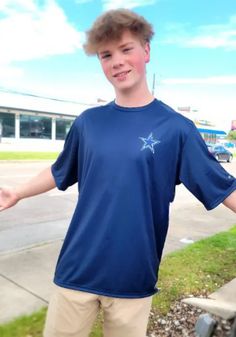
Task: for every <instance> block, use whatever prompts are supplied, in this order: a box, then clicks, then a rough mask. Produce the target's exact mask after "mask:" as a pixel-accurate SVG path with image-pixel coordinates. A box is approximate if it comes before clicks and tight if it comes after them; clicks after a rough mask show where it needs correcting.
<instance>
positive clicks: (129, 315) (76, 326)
mask: <svg viewBox="0 0 236 337" xmlns="http://www.w3.org/2000/svg"><path fill="white" fill-rule="evenodd" d="M151 303H152V296H149V297H145V298H138V299H136V298H135V299H126V298H113V297H107V296H100V295H95V294H91V293H87V292H82V291H77V290H71V289H66V288H61V287H58V286H55V289H54V292H53V294H52V297H51V301H50V303H49V308H48V313H47V319H46V324H45V329H44V337H88V336H89V333H90V331H91V328H92V325H93V323H94V321H95V319H96V317H97V314H98V311H99V310H100V308H102V310H103V316H104V326H103V333H104V334H103V336H104V337H145V336H146V330H147V324H148V317H149V313H150V309H151Z"/></svg>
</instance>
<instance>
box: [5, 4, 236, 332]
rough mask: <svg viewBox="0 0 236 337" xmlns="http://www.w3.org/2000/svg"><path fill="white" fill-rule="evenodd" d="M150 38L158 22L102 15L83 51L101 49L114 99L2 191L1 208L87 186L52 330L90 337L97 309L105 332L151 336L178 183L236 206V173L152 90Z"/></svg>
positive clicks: (51, 313) (120, 13)
mask: <svg viewBox="0 0 236 337" xmlns="http://www.w3.org/2000/svg"><path fill="white" fill-rule="evenodd" d="M152 36H153V30H152V27H151V25H150V24H149V23H148V22H147V21H146V20H145V19H144V18H143V17H140V16H138V15H137V14H135V13H134V12H132V11H129V10H123V9H120V10H112V11H108V12H106V13H104V14H103V15H102V16H100V17H99V18H98V19H97V20H96V21H95V23H94V25H93V27H92V28H91V30H90V31H88V33H87V43H86V44H85V46H84V48H85V51H86V53H87V54H89V55H97V56H98V59H99V61H100V63H101V66H102V69H103V71H104V74H105V76H106V77H107V79H108V80H109V81H110V82H111V84H112V85H113V87H114V89H115V94H116V98H115V101H113V102H111V103H109V104H107V105H105V106H102V107H96V108H92V109H88V110H86V111H85V112H84V113H82V114H81V115H80V116H78V117H77V118H76V120H75V122H74V123H73V125H72V127H71V129H70V132H69V134H68V136H67V139H66V141H65V145H64V149H63V151H62V153H61V154H60V156H59V157H58V159H57V161H56V162H55V163H54V164H53V165H52V167H50V168H48V169H46V170H44V171H43V172H42V173H41V174H39V176H37V177H35V178H33V179H32V180H31V181H30V182H29V183H28V184H24V185H23V186H19V187H17V188H15V189H14V190H9V189H2V191H1V195H0V206H1V209H2V210H3V209H6V208H8V207H10V206H12V205H14V204H15V203H16V202H18V201H19V200H21V199H23V198H26V197H29V196H32V195H36V194H39V193H42V192H45V191H48V190H50V189H52V188H54V187H55V186H57V187H58V188H59V189H60V190H65V189H66V188H67V187H69V186H70V185H73V184H74V183H78V186H79V191H80V196H79V201H78V203H77V206H76V210H75V213H74V215H73V218H72V221H71V224H70V227H69V230H68V233H67V235H66V238H65V241H64V244H63V247H62V250H61V253H60V255H59V258H58V263H57V267H56V272H55V279H54V282H55V284H56V286H55V290H54V293H53V296H52V299H51V301H50V305H49V309H48V315H47V321H46V327H45V332H44V336H45V337H69V336H70V337H87V336H88V335H89V332H90V329H91V326H92V323H93V322H94V319H95V317H96V315H97V312H98V310H99V307H102V308H103V311H104V336H105V337H144V336H145V333H146V328H147V322H148V315H149V311H150V307H151V299H152V295H153V294H154V293H156V291H157V290H156V289H157V288H156V282H157V274H158V268H159V264H160V260H161V255H162V250H163V246H164V242H165V238H166V234H167V229H168V214H169V204H170V202H172V201H173V200H174V195H175V186H176V184H180V183H183V184H184V185H185V186H186V187H187V188H188V189H189V190H190V191H191V192H192V193H193V194H194V195H195V196H196V197H197V198H198V199H199V200H200V201H201V202H202V203H203V205H204V206H205V207H206V209H208V210H209V209H212V208H214V207H216V206H217V205H219V204H220V203H222V202H223V203H224V205H226V206H227V207H229V208H231V209H232V210H233V211H234V212H236V179H235V178H234V177H232V176H231V175H230V174H229V173H227V172H226V171H225V170H224V169H223V168H222V166H221V165H219V163H218V162H217V161H216V160H215V159H214V158H213V156H212V155H211V154H209V152H208V150H207V147H206V146H205V143H204V141H203V140H202V138H201V136H200V134H199V132H198V131H197V129H196V128H195V126H194V124H193V123H192V122H191V121H190V120H188V119H187V118H185V117H183V116H181V115H180V114H178V113H176V112H175V111H173V110H172V109H171V108H170V107H168V106H167V105H165V104H164V103H162V102H161V101H158V100H157V99H155V98H154V97H153V96H152V94H151V93H150V91H149V89H148V86H147V81H146V64H147V63H148V62H149V59H150V45H149V42H150V40H151V38H152Z"/></svg>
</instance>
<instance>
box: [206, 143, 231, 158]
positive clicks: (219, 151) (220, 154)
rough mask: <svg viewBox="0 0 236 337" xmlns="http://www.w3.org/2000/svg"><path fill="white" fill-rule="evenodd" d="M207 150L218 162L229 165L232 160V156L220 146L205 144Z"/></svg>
mask: <svg viewBox="0 0 236 337" xmlns="http://www.w3.org/2000/svg"><path fill="white" fill-rule="evenodd" d="M207 148H208V150H209V152H210V153H211V154H212V155H213V156H214V157H215V158H216V160H218V161H222V160H225V161H227V162H228V163H231V161H232V160H233V154H232V153H231V152H230V151H229V150H227V149H226V148H225V147H224V146H223V145H221V144H215V145H213V144H207Z"/></svg>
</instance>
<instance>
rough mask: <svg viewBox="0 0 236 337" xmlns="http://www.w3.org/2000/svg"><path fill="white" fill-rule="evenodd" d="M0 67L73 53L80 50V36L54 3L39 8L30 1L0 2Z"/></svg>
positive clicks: (5, 0) (34, 2)
mask: <svg viewBox="0 0 236 337" xmlns="http://www.w3.org/2000/svg"><path fill="white" fill-rule="evenodd" d="M0 10H1V12H2V13H3V14H4V15H5V17H4V18H3V19H1V20H0V41H1V53H0V64H2V65H3V64H5V65H7V64H8V65H9V64H11V63H12V62H14V61H27V60H32V59H39V58H43V57H47V56H51V55H57V54H66V53H73V52H75V51H76V50H77V49H78V48H81V41H82V39H83V33H80V32H78V31H77V30H76V29H75V28H74V27H73V26H72V25H71V24H70V23H69V22H68V21H67V17H66V16H65V14H64V12H63V10H62V9H61V8H60V7H59V6H58V5H57V4H56V2H55V1H54V0H45V3H44V6H43V7H39V5H37V1H34V0H8V1H7V0H2V1H1V5H0Z"/></svg>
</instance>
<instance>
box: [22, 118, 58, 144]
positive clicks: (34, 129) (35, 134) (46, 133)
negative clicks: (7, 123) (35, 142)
mask: <svg viewBox="0 0 236 337" xmlns="http://www.w3.org/2000/svg"><path fill="white" fill-rule="evenodd" d="M20 137H21V138H41V139H42V138H43V139H51V137H52V119H51V118H49V117H42V116H30V115H20Z"/></svg>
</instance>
